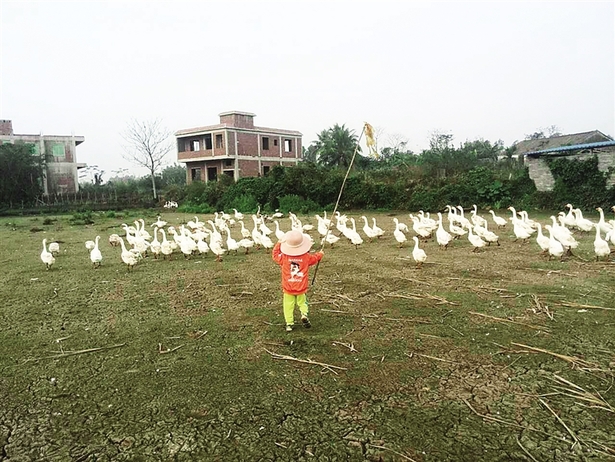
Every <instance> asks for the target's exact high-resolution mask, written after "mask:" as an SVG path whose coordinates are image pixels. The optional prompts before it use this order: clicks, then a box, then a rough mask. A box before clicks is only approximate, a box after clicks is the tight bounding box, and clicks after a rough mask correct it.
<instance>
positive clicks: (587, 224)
mask: <svg viewBox="0 0 615 462" xmlns="http://www.w3.org/2000/svg"><path fill="white" fill-rule="evenodd" d="M572 212H573V213H574V215H575V216H576V218H577V221H576V223H577V228H579V229H580V230H581V231H585V232H586V233H588V232H590V231H593V229H594V222H593V221H591V220H588V219H587V218H583V212H581V209H574V210H573V211H572Z"/></svg>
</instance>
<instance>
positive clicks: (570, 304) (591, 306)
mask: <svg viewBox="0 0 615 462" xmlns="http://www.w3.org/2000/svg"><path fill="white" fill-rule="evenodd" d="M559 305H561V306H567V307H569V308H590V309H593V310H607V311H615V308H606V307H604V306H595V305H582V304H580V303H571V302H559Z"/></svg>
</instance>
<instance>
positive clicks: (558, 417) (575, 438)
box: [538, 398, 581, 449]
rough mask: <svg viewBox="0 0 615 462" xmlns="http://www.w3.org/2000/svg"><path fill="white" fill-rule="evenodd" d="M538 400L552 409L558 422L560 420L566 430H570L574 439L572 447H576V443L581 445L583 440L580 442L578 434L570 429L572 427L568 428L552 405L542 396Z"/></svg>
mask: <svg viewBox="0 0 615 462" xmlns="http://www.w3.org/2000/svg"><path fill="white" fill-rule="evenodd" d="M538 401H540V402H541V403H542V404H543V405H544V406H545V407H546V408H547V409H548V410H549V411H551V414H553V415H554V416H555V418H556V419H557V420H558V422H559V423H561V424H562V425H563V426H564V428H565V429H566V431H568V433H569V434H570V436H572V439H573V440H574V443H573V444H572V447H571V448H570V449H572V448H574V447H575V445H577V444H578V445H579V446H581V442H580V441H579V439H578V438H577V435H575V434H574V433H573V431H572V430H570V428H568V425H566V424H565V423H564V421H563V420H562V419H561V418H560V416H558V415H557V414H556V413H555V411H554V410H553V409H551V406H549V405H548V404H547V403H546V402H545V401H544V400H543V399H542V398H538Z"/></svg>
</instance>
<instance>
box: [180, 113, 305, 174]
mask: <svg viewBox="0 0 615 462" xmlns="http://www.w3.org/2000/svg"><path fill="white" fill-rule="evenodd" d="M219 117H220V123H219V124H216V125H208V126H205V127H197V128H189V129H184V130H179V131H177V132H176V133H175V137H176V139H177V160H178V161H179V162H183V163H185V164H186V170H187V181H188V183H192V182H193V181H216V180H217V179H218V176H219V175H228V176H231V177H232V178H234V179H235V181H237V180H238V179H239V178H243V177H255V176H261V175H266V174H267V173H268V172H269V170H270V169H271V167H273V166H274V165H284V166H290V165H297V163H299V162H300V161H301V153H302V145H301V137H302V134H301V133H300V132H298V131H295V130H284V129H279V128H266V127H255V126H254V117H256V115H255V114H252V113H249V112H239V111H230V112H223V113H221V114H219Z"/></svg>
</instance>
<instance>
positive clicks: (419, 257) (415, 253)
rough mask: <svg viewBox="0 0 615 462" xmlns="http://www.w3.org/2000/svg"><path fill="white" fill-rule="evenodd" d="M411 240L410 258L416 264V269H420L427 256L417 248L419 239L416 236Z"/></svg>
mask: <svg viewBox="0 0 615 462" xmlns="http://www.w3.org/2000/svg"><path fill="white" fill-rule="evenodd" d="M412 239H413V240H414V249H412V258H413V259H414V261H415V262H416V267H417V268H420V267H421V266H423V263H425V260H427V254H426V253H425V251H424V250H423V249H421V248H419V238H418V237H416V236H412Z"/></svg>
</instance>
